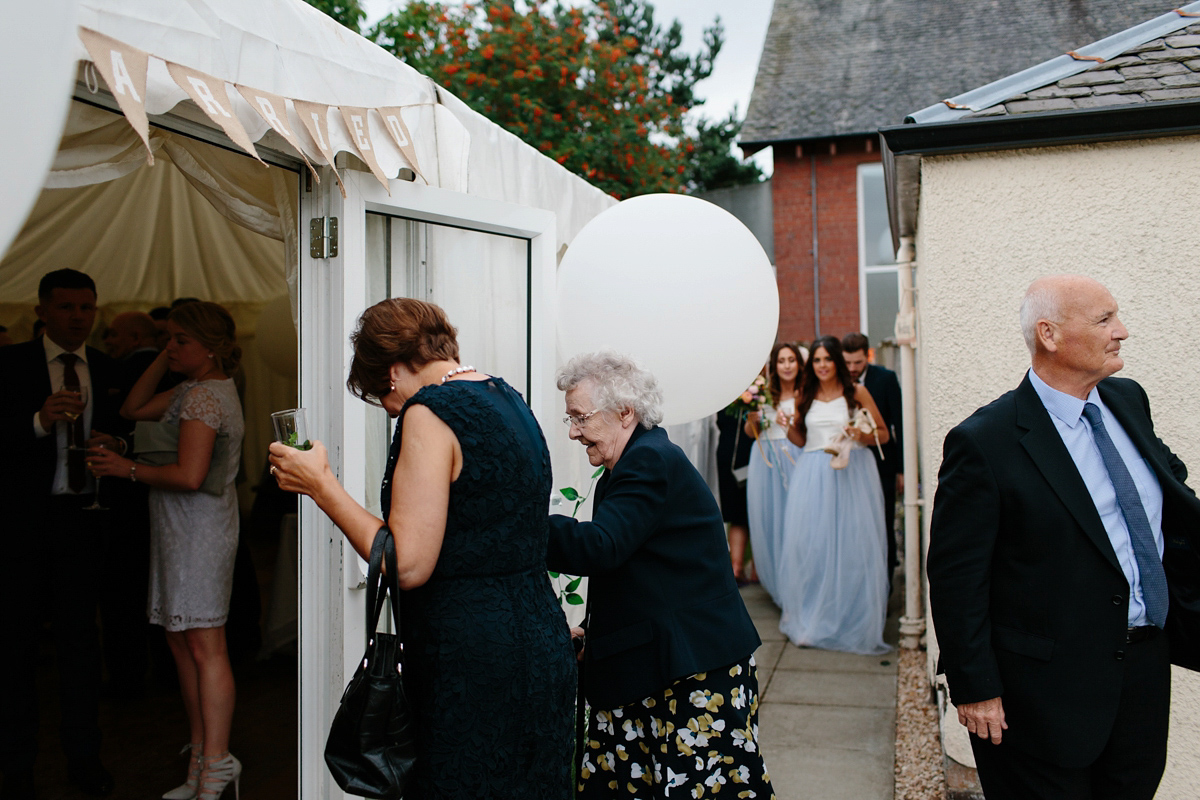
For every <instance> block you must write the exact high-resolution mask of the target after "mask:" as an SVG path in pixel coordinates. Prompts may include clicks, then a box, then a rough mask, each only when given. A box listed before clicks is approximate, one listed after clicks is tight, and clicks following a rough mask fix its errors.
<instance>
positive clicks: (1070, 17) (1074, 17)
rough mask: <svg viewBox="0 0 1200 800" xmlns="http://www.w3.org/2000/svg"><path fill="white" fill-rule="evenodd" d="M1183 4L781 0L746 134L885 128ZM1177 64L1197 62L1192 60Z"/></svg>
mask: <svg viewBox="0 0 1200 800" xmlns="http://www.w3.org/2000/svg"><path fill="white" fill-rule="evenodd" d="M1177 5H1179V2H1178V0H1176V2H1175V3H1172V2H1171V0H775V6H774V9H773V10H772V13H771V22H770V26H769V27H768V29H767V38H766V42H765V44H764V46H763V53H762V57H761V59H760V61H759V66H758V75H757V77H756V79H755V84H754V92H753V94H752V95H751V98H750V105H749V108H748V109H747V112H746V120H745V123H744V124H743V126H742V133H741V137H740V143H741V144H742V146H743V147H746V146H749V148H750V149H754V145H759V146H762V145H766V144H770V143H772V142H782V141H791V140H800V139H815V138H826V137H833V136H846V135H854V134H870V133H874V132H875V131H876V130H877V129H878V128H880V127H882V126H886V125H893V124H899V123H901V122H903V121H904V118H905V115H907V114H908V113H909V112H911V111H912V110H913V109H917V108H924V107H926V106H928V105H930V104H932V103H937V102H940V101H941V100H943V99H945V98H948V97H954V96H956V95H958V94H961V93H963V92H965V91H967V90H969V89H972V88H974V87H977V86H981V85H984V84H987V83H990V82H991V81H994V80H997V79H999V78H1002V77H1004V76H1006V75H1009V74H1012V73H1014V72H1017V71H1018V70H1021V69H1024V68H1026V67H1029V66H1030V65H1033V64H1037V63H1039V62H1042V61H1045V60H1047V59H1050V58H1052V57H1054V56H1057V55H1061V54H1062V53H1063V52H1064V51H1066V50H1073V49H1077V48H1079V47H1082V46H1083V45H1086V44H1088V43H1089V42H1094V41H1096V40H1098V39H1102V38H1104V37H1107V36H1109V35H1111V34H1114V33H1116V32H1118V31H1121V30H1124V29H1126V28H1129V27H1132V26H1134V25H1136V24H1138V23H1140V22H1143V21H1144V20H1146V19H1149V18H1151V17H1155V16H1158V15H1161V14H1164V13H1166V12H1168V11H1171V10H1172V9H1173V8H1175V7H1176V6H1177ZM1172 63H1182V64H1184V66H1185V68H1186V69H1189V71H1190V68H1189V67H1187V66H1186V63H1187V62H1172ZM1129 66H1131V67H1132V66H1145V65H1144V64H1143V65H1134V64H1133V63H1132V62H1130V63H1129ZM1085 74H1086V73H1085ZM1176 74H1179V75H1182V74H1183V73H1178V72H1177V73H1176ZM1122 77H1123V78H1125V76H1122ZM1165 77H1169V76H1168V75H1164V76H1162V78H1165ZM1162 78H1156V80H1160V81H1161V80H1162ZM1125 79H1126V81H1128V78H1125ZM1105 85H1108V84H1105ZM1097 86H1099V85H1097ZM1167 86H1169V84H1168V85H1167ZM1160 88H1166V87H1160ZM1170 88H1185V89H1190V88H1192V87H1190V86H1188V87H1170ZM1035 99H1056V100H1058V99H1073V98H1035ZM1118 102H1119V101H1118Z"/></svg>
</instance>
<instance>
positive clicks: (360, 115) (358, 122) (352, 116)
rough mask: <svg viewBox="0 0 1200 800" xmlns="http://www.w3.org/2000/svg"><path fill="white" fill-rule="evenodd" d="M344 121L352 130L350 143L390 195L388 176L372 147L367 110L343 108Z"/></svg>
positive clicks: (351, 107)
mask: <svg viewBox="0 0 1200 800" xmlns="http://www.w3.org/2000/svg"><path fill="white" fill-rule="evenodd" d="M341 111H342V119H344V120H345V121H346V127H347V128H348V129H349V130H350V141H351V142H353V143H354V146H355V147H357V148H358V154H359V156H361V157H362V160H363V161H364V162H366V165H367V166H368V167H370V168H371V174H372V175H374V176H375V177H376V179H378V181H379V182H380V183H382V184H383V188H384V189H387V193H388V194H389V195H390V194H391V193H392V189H391V187H390V186H388V179H387V175H384V174H383V169H381V168H380V166H379V159H378V158H376V157H375V148H374V147H372V146H371V130H370V127H369V126H368V124H367V122H368V120H367V109H365V108H354V107H353V106H341Z"/></svg>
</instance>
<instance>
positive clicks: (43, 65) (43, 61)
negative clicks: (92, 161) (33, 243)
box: [0, 0, 79, 256]
mask: <svg viewBox="0 0 1200 800" xmlns="http://www.w3.org/2000/svg"><path fill="white" fill-rule="evenodd" d="M77 5H78V0H38V2H35V3H9V4H6V6H5V15H4V16H5V20H4V23H5V24H4V33H3V34H0V75H3V76H5V78H4V89H3V90H0V98H3V100H4V108H5V111H6V112H7V115H8V119H9V120H10V122H9V124H7V125H5V126H3V127H0V153H3V154H4V157H3V158H2V159H0V186H3V187H4V191H3V193H0V256H2V255H4V252H5V251H6V250H8V246H9V244H11V243H12V240H13V238H14V237H15V236H16V235H17V231H18V230H20V227H21V224H22V223H23V222H24V221H25V217H26V216H27V215H28V214H29V210H30V209H31V208H33V204H34V202H35V201H36V200H37V198H38V193H39V192H40V191H41V188H42V183H43V182H44V181H45V180H46V173H47V172H48V171H49V170H50V165H51V163H53V161H54V154H55V152H57V150H58V140H59V138H60V137H61V136H62V129H63V122H64V121H65V120H66V118H67V108H68V107H69V106H70V101H71V86H72V85H73V83H74V81H75V59H74V52H75V49H76V48H77V47H78V45H79V38H78V36H79V34H78V32H77V29H76V27H75V21H76V18H77V15H78V8H77Z"/></svg>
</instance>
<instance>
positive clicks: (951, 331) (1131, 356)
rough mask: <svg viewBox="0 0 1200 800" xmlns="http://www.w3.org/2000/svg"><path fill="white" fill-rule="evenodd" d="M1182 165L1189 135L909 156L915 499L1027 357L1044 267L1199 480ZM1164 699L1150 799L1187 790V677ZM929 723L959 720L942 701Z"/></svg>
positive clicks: (1196, 222)
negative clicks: (1116, 349) (918, 486)
mask: <svg viewBox="0 0 1200 800" xmlns="http://www.w3.org/2000/svg"><path fill="white" fill-rule="evenodd" d="M1198 165H1200V137H1176V138H1168V139H1153V140H1141V141H1131V142H1117V143H1109V144H1102V145H1090V146H1069V147H1052V148H1036V149H1027V150H1010V151H1001V152H993V153H985V154H970V155H959V156H941V157H935V158H926V159H924V162H923V164H922V168H921V204H920V211H919V218H918V224H919V227H918V234H917V242H916V254H917V255H916V257H917V270H916V275H917V288H918V294H917V297H918V303H919V311H918V314H919V326H920V327H919V337H920V338H919V349H918V351H917V354H918V356H917V357H918V380H919V384H918V385H919V391H920V399H919V414H920V427H921V431H922V436H921V447H922V465H921V466H922V472H923V475H924V480H923V485H924V496H925V498H927V500H928V501H929V502H930V503H932V498H933V494H934V491H935V490H936V487H937V479H936V476H937V469H938V465H939V464H940V462H941V452H942V440H943V439H944V438H945V435H946V433H947V431H949V429H950V428H951V427H953V426H954V425H955V424H957V423H958V422H959V421H961V420H962V419H964V418H965V417H967V416H968V415H969V414H970V413H971V412H972V411H974V410H975V409H976V408H977V407H979V406H981V405H984V404H986V403H988V402H990V401H991V400H993V399H994V398H996V397H997V396H999V395H1000V394H1002V393H1003V392H1006V391H1008V390H1010V389H1014V388H1016V386H1017V384H1018V383H1019V382H1020V381H1021V379H1022V377H1023V375H1024V372H1025V370H1026V369H1027V368H1028V366H1029V354H1028V351H1027V350H1026V348H1025V344H1024V341H1023V339H1022V338H1021V332H1020V323H1019V319H1018V307H1019V305H1020V302H1021V297H1022V295H1023V294H1024V291H1025V288H1026V287H1027V286H1028V285H1029V283H1030V282H1031V281H1032V280H1033V279H1034V278H1036V277H1038V276H1039V275H1045V274H1052V273H1060V272H1075V273H1083V274H1086V275H1090V276H1092V277H1094V278H1096V279H1097V280H1099V281H1101V282H1102V283H1104V284H1105V285H1106V286H1108V288H1109V289H1110V290H1111V291H1112V293H1113V295H1114V296H1115V297H1116V299H1117V302H1118V304H1119V306H1120V315H1121V318H1122V320H1123V321H1124V323H1125V325H1126V327H1128V329H1129V333H1130V337H1129V339H1128V341H1127V342H1126V343H1125V345H1124V347H1123V348H1122V355H1123V356H1124V359H1125V368H1124V369H1123V370H1122V371H1121V373H1120V374H1121V375H1122V376H1123V377H1128V378H1133V379H1135V380H1137V381H1139V382H1140V383H1141V384H1142V386H1143V387H1145V389H1146V391H1147V393H1148V394H1149V395H1150V401H1151V406H1152V408H1153V411H1154V421H1155V429H1156V431H1157V432H1158V434H1159V436H1160V437H1161V438H1162V439H1163V441H1165V442H1166V443H1167V445H1168V446H1170V447H1171V449H1172V450H1174V451H1175V453H1176V454H1178V455H1179V457H1180V458H1182V459H1183V461H1184V462H1185V463H1186V464H1188V465H1189V467H1190V468H1191V470H1192V475H1193V477H1192V478H1191V479H1190V481H1189V483H1190V485H1191V486H1192V487H1193V488H1200V413H1198V411H1197V409H1198V407H1200V363H1198V361H1200V360H1198V358H1197V350H1196V340H1197V337H1196V333H1197V316H1198V310H1200V167H1198ZM930 638H931V639H932V637H930ZM934 646H935V645H934V643H933V642H932V641H931V650H932V649H933V647H934ZM1172 693H1173V694H1172V697H1173V700H1172V712H1171V734H1170V743H1169V752H1168V764H1167V771H1166V775H1165V776H1164V778H1163V782H1162V786H1161V788H1160V789H1159V792H1158V795H1157V797H1158V798H1160V800H1168V799H1170V798H1179V799H1180V800H1183V798H1188V800H1192V798H1195V796H1196V787H1197V786H1198V785H1200V675H1197V674H1196V673H1192V672H1188V671H1186V670H1180V669H1178V668H1176V669H1175V673H1174V681H1173V687H1172ZM945 727H946V728H951V727H959V728H960V730H961V727H960V726H958V723H957V721H955V719H954V715H953V711H951V713H950V716H949V718H948V719H947V720H946V721H945ZM947 732H948V733H949V732H950V731H947ZM961 741H962V742H965V741H966V740H965V739H963V740H961ZM952 744H953V742H950V741H948V742H947V745H948V747H950V746H951V745H952ZM952 754H953V753H952Z"/></svg>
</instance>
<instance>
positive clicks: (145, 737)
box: [0, 95, 300, 797]
mask: <svg viewBox="0 0 1200 800" xmlns="http://www.w3.org/2000/svg"><path fill="white" fill-rule="evenodd" d="M97 99H98V100H99V99H108V96H107V95H98V96H97ZM101 106H102V103H97V102H89V103H85V102H81V101H79V100H75V101H73V102H72V103H71V110H70V113H69V115H68V121H67V125H66V127H65V130H64V133H63V139H62V143H61V145H60V149H59V152H58V155H57V157H56V161H55V164H54V167H53V169H52V170H51V172H50V173H49V174H48V176H47V179H46V185H45V188H44V189H43V191H42V192H41V194H40V196H39V199H38V201H37V203H36V205H35V206H34V209H33V211H32V212H31V213H30V216H29V218H28V220H27V221H26V223H25V225H24V227H23V229H22V231H21V233H20V234H19V236H18V237H17V239H15V240H14V242H13V244H12V246H11V247H10V248H9V250H8V252H6V253H5V254H3V259H2V260H0V323H2V324H4V325H6V326H7V327H8V329H9V331H10V333H11V335H12V337H13V339H14V340H15V341H24V340H27V339H29V338H31V328H32V323H33V321H34V319H35V315H34V312H33V307H34V306H35V305H36V303H37V297H36V294H37V291H36V290H37V284H38V281H39V279H40V278H41V276H42V275H43V274H45V273H46V272H49V271H51V270H54V269H58V268H61V267H68V266H69V267H72V268H75V269H79V270H81V271H83V272H86V273H88V274H89V275H91V276H92V277H93V279H94V280H95V281H96V284H97V293H98V302H99V306H100V309H99V313H98V315H97V321H96V326H95V329H94V330H93V333H92V336H91V338H90V340H89V344H90V345H92V346H93V347H96V348H98V349H103V348H104V343H103V332H104V329H105V327H106V326H107V324H108V322H109V321H110V320H111V319H112V318H113V316H115V315H116V314H118V313H120V312H123V311H146V310H149V309H150V308H153V307H155V306H163V305H169V304H170V302H171V301H172V300H173V299H175V298H178V297H197V298H200V299H205V300H213V301H216V302H219V303H221V304H222V305H224V306H225V307H226V308H227V309H228V310H229V311H230V313H231V314H232V315H233V317H234V319H235V321H236V323H237V326H238V333H239V343H240V344H241V345H242V347H243V350H244V357H243V360H242V373H243V376H244V394H243V409H244V412H245V416H246V440H245V444H244V449H243V464H242V466H243V470H242V471H243V473H244V478H243V479H241V480H240V483H239V500H240V503H241V507H242V512H243V513H242V528H241V538H242V541H243V542H244V543H245V544H246V545H247V550H246V552H244V553H242V554H241V559H240V561H239V566H238V573H237V577H236V578H235V584H236V588H235V590H234V601H233V608H232V609H231V615H230V621H229V626H228V629H229V635H230V643H231V650H232V651H233V652H234V654H235V676H236V678H237V681H238V708H237V711H236V712H235V718H234V725H233V735H232V747H233V750H234V752H235V753H237V754H238V755H239V757H242V758H243V759H244V760H245V761H246V762H247V771H246V775H245V779H244V781H243V783H244V784H245V785H246V787H247V789H252V788H253V786H254V785H257V786H259V787H260V793H262V790H263V789H267V790H268V791H267V792H266V794H263V796H295V792H296V773H297V769H296V742H297V738H298V736H297V719H298V710H297V699H296V698H297V688H296V687H297V682H298V672H297V666H296V663H297V657H296V653H295V648H296V644H295V638H296V634H295V631H296V602H295V592H294V587H295V586H296V576H295V575H294V574H292V575H290V576H289V575H286V574H285V575H283V576H279V575H278V574H277V572H276V560H277V559H276V551H277V550H278V549H279V548H280V542H281V530H287V528H286V525H281V521H280V519H279V515H278V513H267V512H260V513H259V514H257V515H252V514H251V510H252V508H254V506H255V499H256V496H257V493H256V492H255V489H256V488H258V487H259V485H260V482H261V481H262V480H263V472H264V470H263V465H264V462H265V456H266V446H267V444H268V443H269V442H270V441H271V439H272V433H271V430H270V422H269V419H268V416H269V413H270V412H271V411H273V410H277V409H280V408H289V407H293V406H295V405H296V403H297V399H298V376H297V364H298V360H299V359H298V349H297V341H296V334H295V328H294V326H293V323H292V318H291V311H290V309H291V302H290V299H289V285H288V275H289V273H290V274H291V275H292V276H293V279H294V275H295V271H296V267H295V266H294V265H295V264H296V256H295V249H296V241H297V236H298V229H297V228H298V223H297V222H296V218H297V207H298V202H299V200H298V197H299V183H300V175H299V174H298V173H297V172H296V171H294V170H293V169H291V168H290V167H289V166H288V165H279V164H277V165H275V166H272V167H271V168H270V169H268V168H267V167H264V166H263V165H262V164H259V163H258V162H257V161H255V160H253V159H251V158H250V157H248V156H246V155H244V154H241V153H238V152H235V151H233V150H231V149H229V148H228V147H222V146H220V145H219V144H213V143H209V142H206V141H201V140H200V138H197V137H196V136H193V135H192V134H191V133H189V132H188V131H187V130H185V128H187V123H186V120H183V119H180V120H177V121H174V122H172V124H171V127H170V128H167V127H164V126H162V125H157V124H156V125H154V126H152V129H151V144H152V146H153V147H154V148H155V160H156V164H155V165H154V166H147V164H146V154H145V147H144V145H142V143H141V141H140V140H139V139H138V137H137V136H136V134H134V133H133V131H132V130H131V129H130V128H129V124H128V122H126V121H125V119H124V118H123V117H122V116H121V115H120V114H119V113H114V112H112V111H110V110H107V109H105V108H103V107H101ZM182 108H184V107H181V109H182ZM206 138H213V137H206ZM289 263H291V264H292V265H293V266H292V267H291V269H289V268H288V264H289ZM114 480H116V479H105V483H108V482H110V481H114ZM113 486H114V488H115V484H113ZM102 492H103V484H102ZM114 495H115V492H114ZM103 499H104V498H103V497H102V500H103ZM292 502H293V504H294V501H292ZM264 527H265V529H263V528H264ZM295 530H296V528H295V524H294V523H293V525H292V527H291V532H292V535H293V536H294V535H295ZM125 533H126V531H125V529H124V527H123V525H122V520H121V519H119V518H116V517H114V520H113V522H112V524H111V534H110V536H111V537H114V538H118V537H122V536H123V535H124V534H125ZM111 552H112V553H115V554H117V555H115V556H113V558H114V560H113V562H112V563H107V564H104V565H101V566H100V567H99V568H100V569H102V570H103V571H104V573H105V574H104V580H105V582H106V584H107V588H108V590H112V589H113V588H114V587H119V586H120V584H121V583H122V582H124V581H128V582H130V583H132V582H139V583H140V584H141V585H142V586H144V583H145V581H144V578H145V572H144V567H143V568H141V569H137V568H132V567H131V566H130V561H132V559H130V560H129V561H126V560H119V561H118V560H117V559H118V558H120V559H124V558H125V557H126V555H128V554H127V553H125V554H123V552H122V551H121V549H120V548H116V549H113V550H111ZM247 555H249V558H248V559H247ZM292 563H294V559H293V560H292ZM280 577H282V578H283V582H284V584H285V585H290V586H291V587H292V588H293V591H292V592H291V594H290V628H291V634H290V636H289V635H288V633H287V630H288V621H289V617H288V614H289V611H288V608H287V607H286V605H287V604H285V603H281V602H278V601H277V600H276V598H277V597H279V596H283V597H285V598H286V597H287V595H288V593H287V592H286V591H283V592H281V591H279V589H280V588H281V587H280V586H279V585H278V583H279V582H278V581H277V580H276V578H280ZM140 591H142V592H144V588H143V589H141V590H140ZM135 593H136V592H135ZM120 599H121V601H122V602H123V603H124V605H125V607H126V609H128V608H129V607H130V598H129V597H128V596H126V597H122V598H120ZM139 606H140V611H141V613H143V614H144V609H145V596H144V594H143V595H142V597H141V601H140V604H139V603H138V602H137V599H136V598H134V599H133V601H132V609H133V611H132V613H134V614H137V613H138V610H139ZM106 615H107V612H105V614H102V622H104V624H105V625H106V626H107V625H108V624H109V623H108V621H107V620H106V619H105V617H106ZM264 625H266V626H267V628H264ZM271 626H273V627H271ZM268 628H269V629H268ZM235 630H236V633H235ZM108 633H109V632H108V631H107V630H106V631H105V634H104V635H105V636H106V637H107V636H108ZM268 633H269V634H270V635H269V636H268ZM260 635H261V636H264V637H266V638H267V639H268V642H267V643H268V645H269V649H270V651H271V652H270V653H269V654H270V655H271V656H272V657H271V658H269V659H263V660H259V656H260V655H268V653H263V652H262V650H261V648H260V644H259V641H258V639H259V637H260ZM47 636H49V632H47ZM154 638H155V637H153V636H152V637H151V641H153V639H154ZM157 638H159V639H161V635H160V634H159V635H158V636H157ZM43 645H45V646H47V649H46V652H45V654H44V655H45V659H44V663H46V664H47V665H48V668H47V670H46V673H47V674H45V675H42V676H40V677H39V685H38V690H39V694H40V695H41V698H42V700H43V702H42V703H41V724H40V728H39V731H40V736H41V742H40V748H39V751H40V754H39V757H38V761H37V769H38V783H39V788H40V790H41V791H42V792H43V793H45V794H47V795H48V796H58V795H60V794H63V795H64V796H65V794H67V793H69V792H70V787H69V784H68V783H67V780H66V777H65V769H64V764H63V757H62V754H61V750H60V748H59V745H58V736H57V728H58V725H57V714H58V711H57V706H56V702H57V678H56V676H55V675H54V674H53V672H52V669H51V668H50V667H49V665H53V663H54V658H53V651H52V649H49V648H48V640H47V641H45V642H43ZM145 662H146V664H147V669H146V675H145V678H146V681H147V685H146V694H145V695H144V696H143V697H141V698H122V697H107V698H106V699H104V700H103V701H102V710H101V714H102V716H101V728H102V731H103V733H104V737H105V738H104V744H103V750H102V757H103V758H104V760H105V762H106V764H107V765H108V766H109V768H110V770H111V771H112V772H113V773H114V775H115V777H116V779H117V783H118V786H119V789H118V792H119V794H121V795H123V796H124V795H128V796H135V795H144V796H147V797H157V796H158V795H160V794H161V793H162V792H163V791H165V790H167V789H170V788H171V787H173V786H175V785H177V784H178V783H179V782H180V781H181V780H182V778H183V775H184V772H185V769H186V765H185V763H184V761H183V759H177V758H175V753H176V752H177V751H178V749H179V747H180V745H182V744H183V742H184V740H186V738H187V726H186V722H184V716H183V709H182V704H181V701H180V699H179V694H178V690H177V689H174V688H171V687H170V686H169V685H168V686H166V687H164V686H162V685H161V683H160V679H165V680H166V682H168V684H169V681H170V679H171V676H170V674H169V673H170V671H171V669H172V666H171V662H170V659H169V655H168V656H167V658H166V661H165V664H161V665H160V664H159V662H158V661H156V660H155V659H154V658H153V657H152V656H151V655H150V654H147V656H146V658H145ZM106 670H107V672H106V679H111V677H112V670H111V669H108V668H106ZM164 672H166V673H167V674H163V673H164Z"/></svg>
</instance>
